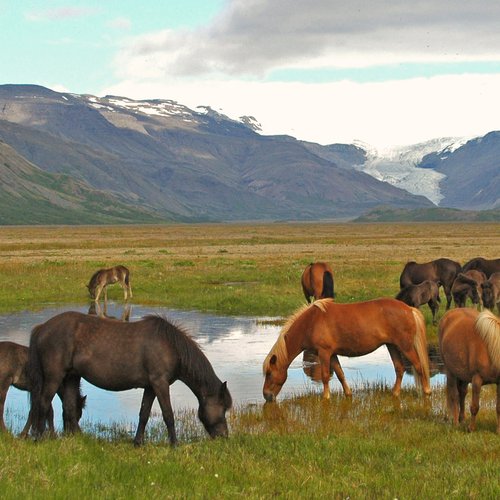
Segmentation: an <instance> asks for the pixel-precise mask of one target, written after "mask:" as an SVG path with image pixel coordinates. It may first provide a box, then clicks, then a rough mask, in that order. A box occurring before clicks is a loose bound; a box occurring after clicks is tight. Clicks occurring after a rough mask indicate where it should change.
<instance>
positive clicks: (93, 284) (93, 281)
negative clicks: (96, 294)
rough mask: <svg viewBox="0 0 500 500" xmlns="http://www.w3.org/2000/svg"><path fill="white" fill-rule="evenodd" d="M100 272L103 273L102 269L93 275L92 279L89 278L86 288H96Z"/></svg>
mask: <svg viewBox="0 0 500 500" xmlns="http://www.w3.org/2000/svg"><path fill="white" fill-rule="evenodd" d="M101 271H103V269H99V270H97V271H96V272H95V273H94V274H93V275H92V277H91V278H90V281H89V284H88V285H87V287H88V288H89V289H92V288H95V287H96V286H97V277H98V276H99V274H100V273H101Z"/></svg>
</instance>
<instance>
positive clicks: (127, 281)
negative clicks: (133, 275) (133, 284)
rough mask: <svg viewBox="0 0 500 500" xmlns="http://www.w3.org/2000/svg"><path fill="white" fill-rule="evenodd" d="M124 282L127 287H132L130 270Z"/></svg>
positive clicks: (127, 271) (126, 273)
mask: <svg viewBox="0 0 500 500" xmlns="http://www.w3.org/2000/svg"><path fill="white" fill-rule="evenodd" d="M124 281H125V285H127V286H130V272H129V270H128V269H127V270H126V271H125V278H124Z"/></svg>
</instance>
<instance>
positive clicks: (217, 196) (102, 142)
mask: <svg viewBox="0 0 500 500" xmlns="http://www.w3.org/2000/svg"><path fill="white" fill-rule="evenodd" d="M443 146H444V147H443ZM417 150H418V151H419V153H418V154H417V155H416V156H415V152H416V151H417ZM499 153H500V133H498V132H492V133H491V134H488V135H486V136H485V137H482V138H475V139H472V140H469V141H464V140H461V142H460V141H457V140H447V141H446V142H442V141H441V142H439V141H438V142H436V147H430V146H429V145H427V146H426V147H422V145H419V147H415V148H411V147H409V148H407V149H406V150H405V151H399V152H394V151H392V152H390V154H386V156H385V157H384V155H380V154H378V153H377V152H375V151H374V150H373V148H370V147H368V146H366V145H363V144H332V145H327V146H323V145H319V144H314V143H310V142H305V141H300V140H298V139H295V138H293V137H290V136H265V135H262V134H261V133H259V125H258V122H257V120H256V119H255V118H253V117H241V118H239V119H232V118H229V117H227V116H225V115H224V114H221V113H218V112H216V111H214V110H213V109H211V108H210V107H200V108H196V109H195V110H193V109H190V108H188V107H186V106H184V105H182V104H179V103H177V102H175V101H170V100H144V101H135V100H132V99H128V98H125V97H117V96H106V97H102V98H99V97H95V96H91V95H78V94H71V93H59V92H54V91H52V90H50V89H47V88H44V87H40V86H35V85H0V181H1V184H0V199H2V200H3V201H2V202H0V223H3V224H9V223H10V224H25V223H62V222H67V223H118V222H128V223H132V222H158V221H161V220H163V221H165V220H168V221H203V220H205V221H216V220H223V221H228V220H318V219H323V220H326V219H347V218H353V217H355V216H359V215H360V214H362V213H364V212H367V211H369V210H371V209H373V208H374V207H376V206H380V205H386V206H392V207H396V208H401V209H417V208H430V207H434V206H436V205H440V206H449V207H455V208H461V209H488V208H496V207H498V206H499V200H498V192H499V190H498V187H499V179H500V168H499V162H498V161H497V160H496V158H499V157H500V156H499ZM61 209H64V210H61Z"/></svg>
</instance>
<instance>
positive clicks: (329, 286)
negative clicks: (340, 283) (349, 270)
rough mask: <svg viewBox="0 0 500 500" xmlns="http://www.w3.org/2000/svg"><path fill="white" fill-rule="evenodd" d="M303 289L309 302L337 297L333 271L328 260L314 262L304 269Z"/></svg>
mask: <svg viewBox="0 0 500 500" xmlns="http://www.w3.org/2000/svg"><path fill="white" fill-rule="evenodd" d="M301 283H302V291H303V292H304V297H305V298H306V300H307V303H310V302H311V297H313V298H314V300H318V299H326V298H328V297H332V298H333V297H335V293H334V289H333V288H334V283H333V271H332V268H331V267H330V265H329V264H327V263H326V262H312V263H311V264H308V265H307V267H306V268H305V269H304V272H303V273H302V278H301Z"/></svg>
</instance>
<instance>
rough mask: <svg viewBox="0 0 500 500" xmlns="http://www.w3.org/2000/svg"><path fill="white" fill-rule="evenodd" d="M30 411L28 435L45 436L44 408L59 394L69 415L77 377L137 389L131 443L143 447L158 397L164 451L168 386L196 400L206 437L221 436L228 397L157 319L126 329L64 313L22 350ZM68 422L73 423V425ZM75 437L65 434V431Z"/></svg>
mask: <svg viewBox="0 0 500 500" xmlns="http://www.w3.org/2000/svg"><path fill="white" fill-rule="evenodd" d="M29 375H30V381H31V384H32V392H31V397H32V401H31V405H32V406H31V408H32V412H33V428H34V432H35V436H40V435H42V434H43V432H44V430H45V419H46V415H47V411H48V409H49V407H50V402H51V401H52V398H53V397H54V394H55V392H56V391H57V389H58V388H59V387H62V392H63V409H64V411H65V412H66V415H67V416H68V418H69V419H70V422H71V417H72V416H74V415H75V388H76V387H77V386H79V384H80V378H81V377H83V378H84V379H85V380H87V381H88V382H90V383H91V384H93V385H95V386H97V387H100V388H102V389H106V390H110V391H125V390H128V389H133V388H136V387H142V388H144V394H143V397H142V404H141V409H140V413H139V425H138V427H137V432H136V435H135V439H134V443H135V444H136V445H140V444H142V443H143V441H144V431H145V428H146V424H147V421H148V419H149V415H150V413H151V406H152V405H153V402H154V400H155V398H156V397H157V398H158V401H159V403H160V407H161V411H162V414H163V420H164V421H165V424H166V426H167V430H168V436H169V439H170V443H171V444H175V443H176V442H177V437H176V433H175V425H174V414H173V411H172V405H171V403H170V385H171V384H172V383H173V382H175V381H176V380H181V381H182V382H184V383H185V384H186V385H187V386H188V387H189V388H190V389H191V390H192V391H193V393H194V394H195V396H196V397H197V398H198V401H199V409H198V416H199V418H200V420H201V421H202V423H203V425H204V426H205V429H206V430H207V432H208V434H209V435H210V436H211V437H217V436H227V435H228V429H227V422H226V415H225V414H226V410H228V409H229V408H230V407H231V404H232V400H231V395H230V394H229V391H228V389H227V386H226V382H224V383H222V382H221V381H220V380H219V379H218V378H217V376H216V374H215V372H214V370H213V368H212V365H211V364H210V362H209V361H208V359H207V358H206V356H205V355H204V354H203V352H202V351H201V349H200V348H199V346H198V344H197V343H196V342H195V341H194V340H193V339H192V338H191V337H190V336H189V335H187V334H186V333H185V332H184V331H182V330H181V329H179V328H178V327H176V326H174V325H172V324H171V323H169V322H168V321H167V320H166V319H165V318H162V317H159V316H147V317H145V318H144V319H142V320H140V321H136V322H132V323H127V322H122V321H119V320H114V319H107V318H100V317H96V316H89V315H87V314H82V313H78V312H65V313H62V314H59V315H57V316H54V317H53V318H51V319H49V320H48V321H47V322H45V323H43V324H42V325H39V326H37V327H35V328H34V329H33V331H32V334H31V339H30V347H29ZM72 421H73V422H76V419H75V418H73V420H72ZM73 430H78V429H77V428H72V427H70V428H69V431H70V432H71V431H73Z"/></svg>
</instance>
